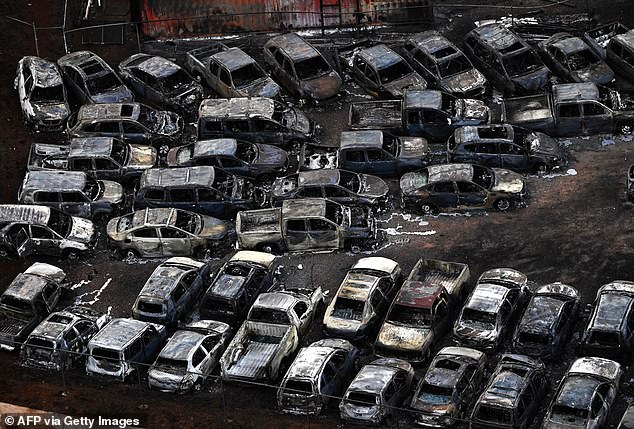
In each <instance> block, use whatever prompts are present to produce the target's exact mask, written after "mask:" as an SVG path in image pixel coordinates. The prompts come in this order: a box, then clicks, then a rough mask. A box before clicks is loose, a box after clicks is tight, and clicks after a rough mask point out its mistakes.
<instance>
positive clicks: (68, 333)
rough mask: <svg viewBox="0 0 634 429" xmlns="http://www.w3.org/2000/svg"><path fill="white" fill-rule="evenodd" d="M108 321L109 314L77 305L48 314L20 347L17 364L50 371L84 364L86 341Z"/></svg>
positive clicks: (86, 348)
mask: <svg viewBox="0 0 634 429" xmlns="http://www.w3.org/2000/svg"><path fill="white" fill-rule="evenodd" d="M110 319H111V317H110V315H109V314H102V313H98V312H96V311H94V310H92V309H90V308H88V307H79V306H72V307H68V308H65V309H64V310H62V311H56V312H55V313H51V314H49V316H48V317H47V318H46V319H44V320H43V321H42V323H40V324H39V325H38V326H37V327H36V328H35V329H34V330H33V332H31V334H30V335H29V337H28V338H27V339H26V341H25V342H24V344H23V345H22V349H21V351H20V364H21V365H23V366H28V367H34V368H41V369H48V370H53V371H60V370H63V369H68V368H70V367H71V366H73V365H74V364H75V363H77V362H81V363H82V364H83V362H84V357H85V354H86V352H87V351H88V341H90V339H91V338H92V337H93V336H94V335H95V334H96V333H97V332H99V330H100V329H101V328H102V327H103V326H104V325H105V324H106V323H108V322H109V321H110Z"/></svg>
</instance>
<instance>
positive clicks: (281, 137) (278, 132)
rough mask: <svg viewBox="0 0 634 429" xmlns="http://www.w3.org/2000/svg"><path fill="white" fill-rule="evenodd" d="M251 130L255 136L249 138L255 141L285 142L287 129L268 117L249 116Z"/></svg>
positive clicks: (280, 143)
mask: <svg viewBox="0 0 634 429" xmlns="http://www.w3.org/2000/svg"><path fill="white" fill-rule="evenodd" d="M251 131H252V133H253V135H254V136H257V138H253V139H251V140H252V141H255V142H257V143H268V144H273V145H278V146H279V145H283V144H285V143H286V141H285V135H286V134H287V130H286V129H285V128H284V127H283V126H282V125H281V124H278V123H277V122H275V121H272V120H271V119H268V118H258V117H254V118H251Z"/></svg>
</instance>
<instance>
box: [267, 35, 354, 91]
mask: <svg viewBox="0 0 634 429" xmlns="http://www.w3.org/2000/svg"><path fill="white" fill-rule="evenodd" d="M264 62H265V63H266V64H267V65H268V67H269V68H270V70H271V74H272V75H273V77H274V78H275V79H276V80H277V81H278V83H280V85H282V87H283V88H284V89H285V90H286V92H288V93H289V94H291V95H293V96H297V97H300V98H312V99H314V100H324V99H327V98H331V97H334V96H335V95H337V94H338V93H339V90H340V89H341V77H340V76H339V74H338V73H337V72H336V71H334V70H333V69H332V67H331V66H330V64H328V62H327V61H326V59H325V58H324V57H323V55H321V54H320V53H319V51H318V50H317V49H315V48H314V47H313V45H311V44H310V43H308V42H307V41H305V40H304V39H302V38H301V37H299V36H298V35H297V34H295V33H287V34H280V35H279V36H275V37H272V38H271V39H269V40H268V41H267V42H266V43H265V44H264Z"/></svg>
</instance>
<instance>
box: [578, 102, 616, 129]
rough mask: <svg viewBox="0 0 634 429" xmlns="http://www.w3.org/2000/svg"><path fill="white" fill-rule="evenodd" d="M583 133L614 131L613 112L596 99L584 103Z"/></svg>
mask: <svg viewBox="0 0 634 429" xmlns="http://www.w3.org/2000/svg"><path fill="white" fill-rule="evenodd" d="M581 107H582V109H583V133H584V134H600V133H611V132H612V131H614V122H613V119H612V112H611V111H610V110H609V109H608V108H606V107H605V106H603V105H602V104H600V103H597V102H595V101H591V102H587V103H583V104H582V106H581Z"/></svg>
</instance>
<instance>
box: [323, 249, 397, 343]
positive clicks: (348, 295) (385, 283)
mask: <svg viewBox="0 0 634 429" xmlns="http://www.w3.org/2000/svg"><path fill="white" fill-rule="evenodd" d="M400 281H401V267H400V266H399V264H398V263H397V262H395V261H393V260H391V259H387V258H383V257H369V258H361V259H359V260H358V261H357V262H356V263H355V264H354V265H353V266H352V268H351V269H350V270H349V271H348V273H347V274H346V277H345V278H344V279H343V281H342V282H341V285H340V286H339V289H338V290H337V294H336V295H335V297H334V298H333V299H332V301H331V302H330V304H329V305H328V308H326V312H325V313H324V320H323V326H322V328H323V331H324V333H325V334H326V335H327V336H330V337H343V338H349V339H352V340H362V339H364V338H366V337H368V336H369V335H371V334H373V332H374V331H375V329H376V328H377V325H378V323H379V322H380V320H381V318H382V317H383V315H384V314H385V312H386V311H387V308H388V306H389V305H390V302H391V301H392V297H393V296H394V293H395V291H396V289H397V288H398V286H399V284H400Z"/></svg>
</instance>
